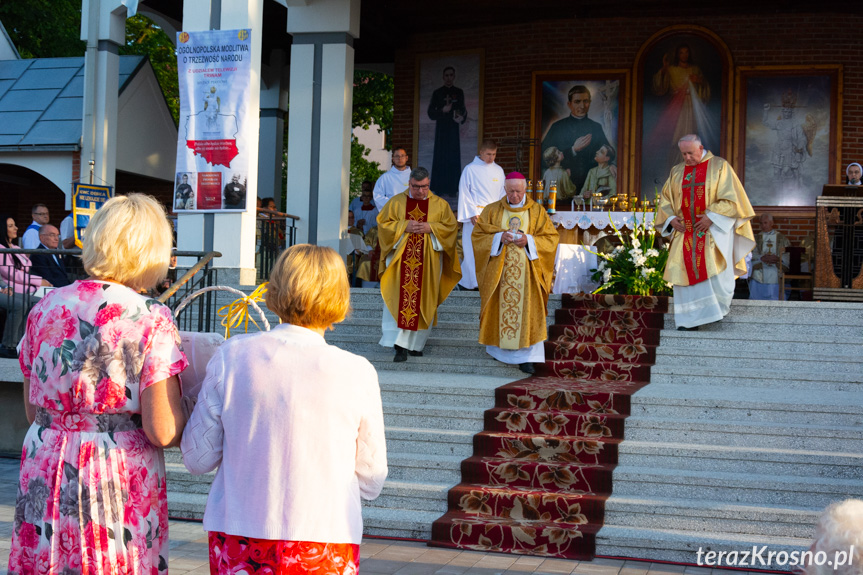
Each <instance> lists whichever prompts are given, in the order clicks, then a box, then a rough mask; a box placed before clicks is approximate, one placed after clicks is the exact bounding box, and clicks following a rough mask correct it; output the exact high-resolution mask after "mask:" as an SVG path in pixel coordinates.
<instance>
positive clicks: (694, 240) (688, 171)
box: [680, 160, 709, 285]
mask: <svg viewBox="0 0 863 575" xmlns="http://www.w3.org/2000/svg"><path fill="white" fill-rule="evenodd" d="M708 163H709V160H708V161H707V162H701V163H700V164H698V165H697V166H686V168H685V169H684V170H683V183H682V186H681V187H682V190H681V191H682V194H681V196H682V198H681V206H680V211H681V212H683V224H684V225H685V226H686V231H685V232H683V263H684V264H685V265H686V275H687V277H688V278H689V285H695V284H697V283H700V282H703V281H704V280H706V279H707V261H706V260H705V259H704V252H705V249H706V248H707V233H706V232H696V231H695V224H697V223H698V216H700V215H701V214H703V213H704V212H705V211H707V190H706V188H705V185H706V182H707V164H708Z"/></svg>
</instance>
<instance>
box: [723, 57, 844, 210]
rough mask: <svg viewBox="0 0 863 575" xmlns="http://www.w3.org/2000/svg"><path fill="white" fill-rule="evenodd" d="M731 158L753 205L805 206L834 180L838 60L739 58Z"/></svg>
mask: <svg viewBox="0 0 863 575" xmlns="http://www.w3.org/2000/svg"><path fill="white" fill-rule="evenodd" d="M737 90H738V98H737V104H738V106H739V109H738V110H737V113H736V114H735V117H736V118H737V122H736V134H737V142H736V163H737V174H738V176H740V179H741V181H742V182H743V185H744V187H745V188H746V193H747V195H748V196H749V201H750V202H751V203H752V205H754V206H783V207H806V206H808V207H811V206H814V205H815V198H816V197H817V196H819V195H820V194H821V188H822V186H824V184H831V183H838V182H839V180H838V176H837V175H838V173H839V161H838V156H837V150H838V149H839V145H840V142H841V122H840V121H839V118H841V117H842V114H841V105H842V99H841V94H842V67H841V65H838V64H837V65H824V66H807V67H801V66H741V67H740V68H738V70H737Z"/></svg>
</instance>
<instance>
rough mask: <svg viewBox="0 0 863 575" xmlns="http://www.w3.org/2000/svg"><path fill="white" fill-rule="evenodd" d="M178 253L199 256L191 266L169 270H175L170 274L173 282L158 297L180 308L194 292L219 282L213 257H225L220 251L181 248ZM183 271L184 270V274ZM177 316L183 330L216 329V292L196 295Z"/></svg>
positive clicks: (179, 256)
mask: <svg viewBox="0 0 863 575" xmlns="http://www.w3.org/2000/svg"><path fill="white" fill-rule="evenodd" d="M175 253H176V256H177V257H178V258H184V257H196V258H198V261H197V263H195V265H193V266H192V267H190V268H175V269H173V270H170V272H174V273H173V274H171V273H169V274H168V277H169V279H170V280H172V282H173V283H171V284H170V286H168V287H167V289H165V291H164V292H162V294H161V295H159V297H158V298H157V299H158V300H159V301H160V302H162V303H164V304H165V305H167V306H168V307H170V308H171V309H177V306H178V305H179V304H180V302H182V301H183V300H184V299H185V298H187V297H189V296H191V295H192V294H194V293H195V292H197V291H199V290H201V289H203V288H206V287H211V286H214V285H217V284H218V280H219V270H217V269H215V268H213V267H211V264H212V262H213V259H214V258H218V257H221V256H222V254H220V253H219V252H187V251H178V252H175ZM184 270H185V271H184ZM180 272H183V273H182V275H180ZM172 275H173V277H171V276H172ZM176 319H177V327H178V328H179V329H180V330H182V331H197V332H210V331H216V326H217V324H218V317H217V314H216V299H215V295H214V294H213V293H212V292H208V293H204V294H202V295H200V296H198V297H196V298H195V299H194V300H193V301H192V303H191V304H189V305H188V306H187V307H186V309H185V312H184V313H183V314H182V316H179V317H177V318H176Z"/></svg>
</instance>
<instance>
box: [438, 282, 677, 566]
mask: <svg viewBox="0 0 863 575" xmlns="http://www.w3.org/2000/svg"><path fill="white" fill-rule="evenodd" d="M667 310H668V298H658V297H639V296H615V295H589V294H587V295H586V294H577V295H564V296H563V307H562V308H561V309H559V310H557V311H556V312H555V324H554V325H553V326H552V327H550V328H549V339H548V341H547V342H546V344H545V346H546V358H548V359H547V360H546V362H545V365H544V366H543V367H542V368H540V369H538V370H537V373H536V375H534V376H532V377H528V378H526V379H522V380H520V381H516V382H513V383H509V384H507V385H504V386H503V387H499V388H498V389H497V390H496V392H495V400H496V402H495V407H494V408H492V409H490V410H488V411H486V412H485V429H484V431H482V432H480V433H479V434H477V435H476V436H475V437H474V455H473V456H472V457H470V458H468V459H466V460H464V461H463V462H462V465H461V473H462V483H460V484H458V485H456V486H455V487H453V488H452V489H451V490H450V492H449V499H448V503H449V511H447V513H446V514H445V515H444V516H443V517H441V518H440V519H438V520H437V521H435V522H434V524H433V525H432V540H431V541H430V542H429V544H430V545H434V546H439V547H456V548H461V549H474V550H480V551H500V552H505V553H520V554H529V555H544V556H549V557H561V558H567V559H580V560H585V559H592V558H593V556H594V554H595V550H596V533H597V531H599V528H600V527H602V523H603V518H604V515H605V500H606V499H607V498H608V496H609V495H611V491H612V472H613V470H614V468H615V466H616V465H617V446H618V444H619V443H620V442H621V441H622V440H623V427H624V421H625V420H626V417H627V416H628V415H629V413H630V396H631V395H632V394H633V393H635V392H636V391H638V390H639V389H641V388H642V387H644V386H645V385H647V384H648V382H649V380H650V365H652V364H653V363H654V360H655V357H656V347H657V345H659V332H660V330H661V329H662V325H663V322H664V317H663V316H664V314H665V312H666V311H667Z"/></svg>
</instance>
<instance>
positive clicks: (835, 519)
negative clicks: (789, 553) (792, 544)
mask: <svg viewBox="0 0 863 575" xmlns="http://www.w3.org/2000/svg"><path fill="white" fill-rule="evenodd" d="M822 552H823V554H824V555H823V556H822V557H821V559H824V558H826V559H828V560H830V561H831V563H832V562H833V561H834V559H837V555H836V554H837V552H839V553H844V564H842V565H838V564H837V565H830V564H826V563H825V562H824V561H823V560H822V561H820V562H821V565H818V564H817V563H818V558H816V557H815V555H816V554H818V553H822ZM808 553H811V556H810V555H807V554H808ZM807 554H804V555H806V559H805V560H804V565H803V573H804V574H805V575H857V574H858V573H860V564H861V562H863V501H861V500H859V499H846V500H845V501H837V502H835V503H832V504H830V505H829V506H828V507H827V509H825V510H824V513H822V514H821V517H820V518H819V519H818V525H817V527H816V528H815V540H814V541H813V542H812V547H810V549H809V551H808V552H807Z"/></svg>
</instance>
